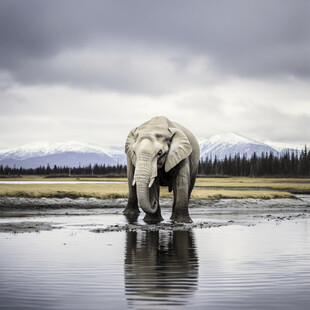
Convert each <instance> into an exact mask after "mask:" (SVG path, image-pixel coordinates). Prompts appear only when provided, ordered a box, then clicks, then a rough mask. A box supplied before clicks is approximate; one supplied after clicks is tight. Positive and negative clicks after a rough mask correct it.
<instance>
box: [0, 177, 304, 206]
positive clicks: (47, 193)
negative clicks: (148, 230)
mask: <svg viewBox="0 0 310 310" xmlns="http://www.w3.org/2000/svg"><path fill="white" fill-rule="evenodd" d="M307 193H310V179H296V178H295V179H294V178H292V179H290V178H279V179H275V178H270V179H269V178H245V177H239V178H197V180H196V184H195V188H194V190H193V192H192V196H191V197H192V198H193V199H210V200H214V199H225V198H236V199H247V198H256V199H276V198H296V196H295V194H307ZM0 196H1V197H25V198H42V197H45V198H73V199H78V198H80V197H83V198H98V199H116V198H127V196H128V186H127V179H125V178H117V179H115V178H73V177H72V178H53V179H51V178H46V177H38V176H29V177H20V178H2V179H1V178H0ZM161 198H172V193H169V192H168V190H167V188H165V187H164V188H161Z"/></svg>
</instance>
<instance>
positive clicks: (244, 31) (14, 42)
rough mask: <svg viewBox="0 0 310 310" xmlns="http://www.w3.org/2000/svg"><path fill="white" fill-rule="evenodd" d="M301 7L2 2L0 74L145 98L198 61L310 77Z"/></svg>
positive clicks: (233, 71)
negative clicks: (140, 94) (139, 93)
mask: <svg viewBox="0 0 310 310" xmlns="http://www.w3.org/2000/svg"><path fill="white" fill-rule="evenodd" d="M308 8H309V7H308V2H307V1H298V2H296V1H265V2H264V1H246V2H245V1H221V3H219V2H217V1H195V3H194V4H193V3H189V2H188V1H179V0H178V1H169V2H158V1H147V2H144V1H143V2H142V1H130V2H124V1H99V0H98V1H75V2H74V4H73V3H71V2H68V1H59V0H55V1H49V2H42V1H35V0H29V1H19V2H15V1H2V2H1V5H0V12H1V13H0V20H1V27H0V49H1V60H0V68H1V69H2V70H3V71H5V72H7V73H9V74H10V75H11V76H12V77H13V78H14V79H15V80H17V81H19V82H21V83H33V84H40V83H51V84H54V83H58V84H62V83H64V82H66V83H68V84H70V83H71V84H74V85H77V86H79V87H98V86H99V87H106V88H109V89H111V88H113V89H117V90H119V91H121V92H122V91H128V92H134V91H141V89H143V90H144V92H150V94H152V93H154V92H161V91H162V92H163V93H165V92H166V91H167V87H163V86H162V85H156V79H158V77H159V76H161V79H163V80H164V82H166V83H170V82H171V79H173V80H175V78H176V76H177V74H178V72H177V69H176V68H177V66H176V64H177V62H178V63H179V67H180V68H182V67H186V66H187V64H188V63H192V62H195V61H197V59H198V60H199V59H207V60H208V62H209V63H212V66H213V67H214V68H217V70H220V71H221V72H223V74H229V75H237V76H249V77H274V76H279V75H280V76H282V75H289V76H295V77H297V78H300V79H303V78H305V77H306V78H309V74H310V68H309V64H310V61H309V60H310V59H309V57H310V56H309V55H310V53H309V38H310V36H309V32H310V30H309V29H310V22H309V18H308V17H309V16H308V13H307V12H309V11H308ZM141 51H142V52H141ZM171 51H172V53H173V54H174V60H172V59H171V57H170V56H171V54H172V53H171ZM127 53H128V54H127ZM87 64H89V65H88V66H87ZM142 69H144V70H145V74H141V71H142ZM40 73H41V74H40ZM166 73H168V75H167V76H168V77H167V80H166V81H165V78H166ZM186 73H187V74H188V73H189V72H185V73H184V72H181V75H182V74H183V75H184V74H186ZM128 75H130V76H131V77H134V78H132V79H131V82H130V81H129V80H128V78H127V76H128ZM147 75H148V76H149V78H151V79H152V80H153V85H145V84H146V82H145V80H146V78H145V76H147ZM143 82H144V83H143ZM178 82H179V83H180V86H181V87H183V83H182V81H181V82H180V81H178V79H176V83H175V84H177V83H178ZM139 83H142V86H141V87H140V88H139V89H137V87H136V85H137V84H139ZM132 84H136V85H132ZM163 84H164V83H163ZM144 87H145V88H144ZM173 90H174V87H172V89H171V91H173Z"/></svg>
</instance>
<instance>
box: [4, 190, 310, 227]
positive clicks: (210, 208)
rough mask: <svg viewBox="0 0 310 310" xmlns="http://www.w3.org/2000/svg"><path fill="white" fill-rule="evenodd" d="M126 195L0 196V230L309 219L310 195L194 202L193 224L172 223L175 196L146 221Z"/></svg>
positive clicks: (188, 225)
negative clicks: (132, 210)
mask: <svg viewBox="0 0 310 310" xmlns="http://www.w3.org/2000/svg"><path fill="white" fill-rule="evenodd" d="M126 203H127V199H125V198H122V199H106V200H101V199H96V198H79V199H70V198H62V199H57V198H18V197H0V232H13V233H25V232H39V231H46V230H53V229H66V228H67V229H68V228H70V229H73V230H81V229H82V230H85V229H86V230H88V231H91V232H96V233H104V232H112V231H161V230H168V231H169V230H170V231H181V230H182V231H184V230H190V229H193V228H210V227H220V226H228V225H246V226H250V225H256V224H258V223H262V222H266V221H276V222H279V221H285V220H298V219H305V218H309V217H310V196H309V195H300V196H298V199H271V200H264V199H220V200H191V202H190V210H189V212H190V216H191V218H192V219H193V223H191V224H174V223H172V222H171V221H170V215H171V205H172V199H160V205H161V207H162V214H163V217H164V221H163V222H161V223H158V224H152V225H149V224H146V223H145V222H144V221H143V217H144V213H143V212H142V211H141V213H140V215H139V216H138V217H135V218H128V217H125V216H124V215H123V214H122V212H123V209H124V208H125V206H126Z"/></svg>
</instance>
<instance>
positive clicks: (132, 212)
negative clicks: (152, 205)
mask: <svg viewBox="0 0 310 310" xmlns="http://www.w3.org/2000/svg"><path fill="white" fill-rule="evenodd" d="M139 213H140V211H139V209H137V208H130V207H128V206H127V207H126V208H125V210H124V211H123V214H124V215H125V217H126V220H127V222H128V223H129V224H133V223H135V222H136V221H137V219H138V217H139Z"/></svg>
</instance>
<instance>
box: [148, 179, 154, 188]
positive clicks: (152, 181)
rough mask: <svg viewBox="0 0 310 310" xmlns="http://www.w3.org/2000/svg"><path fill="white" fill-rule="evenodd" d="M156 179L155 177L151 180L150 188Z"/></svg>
mask: <svg viewBox="0 0 310 310" xmlns="http://www.w3.org/2000/svg"><path fill="white" fill-rule="evenodd" d="M154 181H155V178H153V179H152V180H151V181H150V184H149V188H151V187H152V185H153V183H154Z"/></svg>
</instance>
